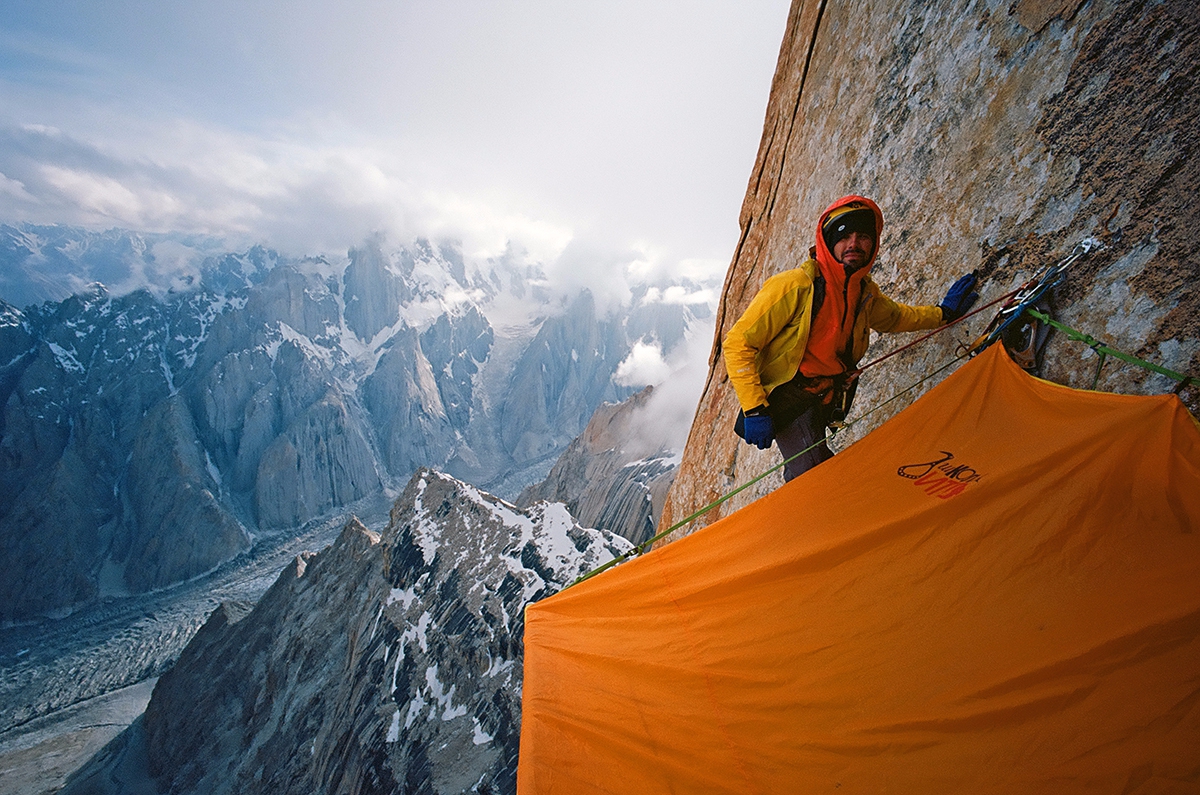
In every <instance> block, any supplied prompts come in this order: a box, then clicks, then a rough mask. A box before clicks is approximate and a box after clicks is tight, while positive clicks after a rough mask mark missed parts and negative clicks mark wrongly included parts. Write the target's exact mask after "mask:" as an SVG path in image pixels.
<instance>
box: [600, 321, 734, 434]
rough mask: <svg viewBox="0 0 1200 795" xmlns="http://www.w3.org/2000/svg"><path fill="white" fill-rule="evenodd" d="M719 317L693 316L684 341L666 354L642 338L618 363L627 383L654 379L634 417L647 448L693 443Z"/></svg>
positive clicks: (619, 379)
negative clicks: (694, 423)
mask: <svg viewBox="0 0 1200 795" xmlns="http://www.w3.org/2000/svg"><path fill="white" fill-rule="evenodd" d="M714 329H715V321H714V320H713V319H712V318H708V319H706V320H704V321H699V322H693V323H692V325H691V326H690V327H689V328H688V331H687V334H686V336H685V338H684V342H683V343H681V344H679V345H677V346H676V347H675V349H674V350H673V351H671V352H670V354H669V355H668V356H666V357H664V356H663V353H662V350H661V348H660V347H659V346H658V345H657V344H653V343H646V342H638V343H635V344H634V347H633V351H632V352H631V353H630V354H629V356H628V357H626V359H625V361H623V362H621V364H620V366H619V367H618V368H617V374H616V375H615V376H614V380H616V381H617V382H618V383H621V384H623V385H625V386H642V385H645V384H649V385H652V386H653V387H654V391H653V392H652V393H651V395H650V398H649V399H648V400H647V401H646V403H645V404H644V405H643V406H642V407H641V408H640V409H639V410H638V412H637V413H636V414H635V415H634V416H633V417H632V418H631V420H630V427H631V429H632V432H633V435H634V436H635V437H636V438H638V439H639V440H640V441H641V442H642V443H644V445H645V446H646V447H647V448H650V449H660V450H670V451H672V452H680V451H682V450H683V447H684V445H685V444H686V443H687V436H688V433H689V432H690V431H691V427H692V419H693V418H694V417H695V415H696V406H697V405H698V404H699V402H700V394H701V392H702V391H703V389H704V381H705V379H706V378H707V377H708V356H709V353H710V352H711V351H712V335H713V331H714Z"/></svg>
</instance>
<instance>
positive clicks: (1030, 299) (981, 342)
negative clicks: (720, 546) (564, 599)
mask: <svg viewBox="0 0 1200 795" xmlns="http://www.w3.org/2000/svg"><path fill="white" fill-rule="evenodd" d="M1104 247H1105V244H1104V242H1103V241H1101V240H1099V239H1097V238H1088V239H1086V240H1084V241H1082V242H1081V243H1079V244H1078V245H1077V246H1075V248H1074V250H1073V251H1072V252H1071V253H1070V254H1069V255H1067V256H1066V257H1065V258H1063V259H1062V260H1060V261H1059V262H1057V263H1055V264H1054V265H1051V266H1049V267H1048V268H1046V269H1045V270H1044V271H1042V273H1040V274H1038V275H1037V276H1035V277H1033V278H1032V279H1030V280H1029V281H1027V282H1025V283H1024V284H1023V285H1021V286H1020V287H1019V288H1017V289H1016V290H1013V291H1012V292H1009V293H1006V294H1005V295H1002V296H1000V297H999V298H996V299H995V300H993V301H990V302H988V303H986V304H984V305H983V306H980V307H978V308H977V309H975V310H973V311H971V312H968V313H967V314H965V315H963V316H962V317H960V318H958V319H957V320H955V321H954V322H952V323H947V324H946V325H944V326H939V327H938V328H936V329H934V330H933V331H931V332H930V333H928V334H925V335H924V336H922V337H919V338H918V339H915V340H913V341H911V342H909V343H907V344H905V345H902V346H900V347H899V348H896V349H895V350H893V351H891V352H889V353H887V354H885V355H883V356H880V357H879V358H878V359H873V360H872V361H870V362H867V363H866V364H864V365H862V366H861V367H858V368H856V369H855V370H853V371H851V372H850V373H849V378H848V380H850V381H853V380H854V379H855V378H857V377H858V376H859V375H861V374H862V373H863V371H865V370H867V369H868V368H870V367H874V366H875V365H877V364H880V363H882V362H884V361H886V360H887V359H890V358H892V357H893V356H896V355H897V354H899V353H901V352H903V351H905V350H907V349H909V348H911V347H913V346H915V345H918V344H920V343H922V342H924V341H925V340H927V339H929V338H930V337H933V336H934V335H935V334H939V333H941V332H943V331H945V330H947V329H949V328H952V327H954V326H956V325H958V324H959V323H961V322H962V321H964V320H966V319H967V318H969V317H971V316H973V315H976V314H978V313H979V312H982V311H984V310H985V309H988V308H989V307H992V306H995V305H996V304H998V303H1001V302H1006V303H1005V305H1004V306H1003V307H1002V308H1001V309H1000V311H999V312H998V313H997V314H996V317H995V318H993V319H992V322H991V323H990V324H989V325H988V327H987V330H986V331H984V333H983V334H982V335H981V336H980V337H979V338H978V339H976V340H975V342H973V343H971V344H970V345H960V346H959V350H958V353H957V354H956V355H955V356H954V358H952V359H950V360H948V361H947V362H945V363H944V364H942V365H940V366H939V367H937V368H936V369H935V370H933V371H931V372H929V373H927V374H926V375H924V376H922V377H921V378H920V379H919V380H917V381H916V382H915V383H913V384H911V385H909V386H907V387H905V388H904V389H902V390H900V391H899V392H897V393H896V394H894V395H892V396H891V397H890V398H888V399H887V400H884V401H883V402H881V403H879V404H878V405H875V406H873V407H871V408H869V409H867V410H866V411H864V412H862V413H861V414H859V415H858V416H857V417H856V418H854V419H853V420H850V421H849V422H845V423H842V424H840V425H839V426H837V427H833V428H831V433H830V435H829V436H828V437H827V438H826V439H821V440H819V441H817V442H814V443H813V444H811V445H809V446H808V447H806V448H804V449H803V450H801V451H800V452H798V453H796V454H795V455H793V456H790V457H789V458H786V459H784V460H783V461H780V462H779V463H778V464H776V465H775V466H773V467H771V468H770V469H768V470H766V471H765V472H763V473H761V474H759V475H758V476H756V477H754V478H752V479H751V480H748V481H746V482H745V483H743V484H742V485H740V486H738V487H737V488H735V489H734V490H733V491H730V492H728V493H727V494H723V495H721V496H720V497H718V498H717V499H715V500H713V501H712V502H710V503H709V504H708V505H705V506H704V507H703V508H700V509H699V510H698V511H696V512H695V513H692V514H691V515H689V516H687V517H685V518H683V519H681V520H679V521H678V522H676V523H675V524H673V525H671V526H670V527H668V528H667V529H666V530H663V531H661V532H659V533H657V534H655V535H654V536H652V537H651V538H648V539H646V540H645V541H643V542H642V543H640V544H638V545H636V546H634V547H633V548H632V549H630V550H628V551H627V552H625V553H623V554H621V555H618V556H617V557H615V558H613V559H612V560H610V561H609V562H607V563H605V564H604V565H602V566H599V567H597V568H595V569H593V570H591V571H589V572H588V573H587V574H584V575H581V576H580V577H579V578H578V579H576V580H575V582H573V583H571V585H578V584H579V583H581V582H583V581H584V580H589V579H591V578H592V577H595V576H596V575H597V574H600V573H601V572H603V571H607V570H608V569H610V568H612V567H613V566H616V565H617V564H619V563H623V562H625V561H626V560H629V559H631V558H633V557H635V556H638V555H642V554H644V553H645V552H646V551H647V550H649V548H650V547H651V546H652V545H653V544H654V543H655V542H656V541H659V540H661V539H663V538H665V537H666V536H668V535H670V534H671V533H673V532H675V531H676V530H678V529H679V528H681V527H684V526H686V525H689V524H691V523H692V522H694V521H695V520H697V519H699V518H700V517H701V516H703V515H704V514H706V513H708V512H709V511H711V510H712V509H714V508H716V507H717V506H719V505H722V504H724V503H725V502H728V501H729V500H730V499H732V498H733V497H734V496H736V495H737V494H740V493H741V492H743V491H745V490H746V489H748V488H750V487H751V486H753V485H754V484H755V483H758V482H759V481H761V480H762V479H763V478H765V477H767V476H768V475H770V474H771V473H773V472H776V471H778V470H780V469H782V468H783V467H785V466H787V464H789V463H790V462H791V461H793V460H794V459H796V458H799V457H800V456H802V455H804V454H805V453H807V452H809V451H811V450H813V449H815V448H817V447H819V446H820V445H821V444H823V443H825V442H826V441H828V439H832V438H834V437H835V436H837V434H838V433H839V432H841V431H843V430H846V429H848V428H852V427H854V426H855V425H857V424H858V423H859V422H861V421H862V420H864V419H865V418H866V417H868V416H870V415H871V414H874V413H875V412H877V411H879V410H880V409H882V408H883V407H884V406H886V405H888V404H889V403H891V402H893V401H895V400H898V399H899V398H900V397H902V396H903V395H905V394H907V393H909V392H911V391H912V390H914V389H916V388H917V387H919V386H920V385H921V384H923V383H925V382H926V381H928V380H929V379H930V378H933V377H934V376H936V375H938V374H939V373H941V372H942V371H943V370H945V369H947V368H949V367H951V366H953V365H954V364H955V363H957V362H959V361H961V360H962V359H965V358H967V357H968V356H975V355H976V354H978V353H980V352H981V351H982V350H984V349H985V348H987V347H988V346H990V345H991V344H992V343H994V342H996V341H997V340H999V339H1000V338H1001V337H1002V335H1003V334H1004V332H1005V330H1006V329H1008V328H1009V327H1010V326H1011V325H1012V324H1013V323H1015V322H1016V321H1017V320H1018V319H1019V318H1021V317H1022V316H1024V315H1029V316H1030V317H1033V318H1036V319H1037V320H1040V321H1041V322H1043V323H1046V324H1048V325H1050V326H1052V327H1054V328H1056V329H1059V330H1060V331H1062V332H1063V333H1065V334H1066V335H1067V337H1068V339H1071V340H1073V341H1077V342H1083V343H1084V344H1086V345H1087V346H1088V347H1090V348H1091V349H1092V350H1093V351H1095V352H1096V354H1097V355H1098V356H1099V357H1100V365H1099V367H1098V368H1097V369H1096V376H1095V379H1094V380H1093V383H1092V388H1093V389H1095V387H1096V383H1097V382H1098V381H1099V378H1100V370H1101V369H1102V368H1103V367H1104V362H1105V360H1106V357H1108V356H1112V357H1113V358H1116V359H1120V360H1121V361H1124V362H1127V363H1129V364H1134V365H1137V366H1139V367H1144V368H1146V369H1147V370H1151V371H1153V372H1156V373H1160V374H1162V375H1165V376H1168V377H1170V378H1173V379H1175V380H1176V381H1179V386H1178V387H1177V388H1176V390H1175V391H1176V392H1177V393H1178V392H1180V391H1182V390H1183V389H1184V388H1185V387H1186V386H1188V385H1190V384H1193V383H1197V382H1198V380H1197V379H1196V378H1194V377H1192V376H1188V375H1183V374H1181V373H1177V372H1175V371H1173V370H1168V369H1167V368H1165V367H1161V366H1159V365H1156V364H1153V363H1152V362H1147V361H1145V360H1143V359H1139V358H1137V357H1136V356H1131V355H1129V354H1127V353H1122V352H1121V351H1118V350H1116V349H1115V348H1111V347H1109V346H1107V345H1104V344H1103V343H1101V342H1100V341H1099V340H1097V339H1095V338H1094V337H1091V336H1089V335H1087V334H1084V333H1083V332H1080V331H1076V330H1075V329H1073V328H1070V327H1069V326H1066V325H1064V324H1062V323H1059V322H1058V321H1056V320H1053V319H1051V318H1050V316H1049V315H1046V314H1044V313H1042V312H1039V311H1038V310H1036V309H1034V308H1033V305H1034V304H1035V303H1036V302H1037V301H1038V300H1039V299H1040V298H1041V297H1042V296H1043V295H1045V294H1046V292H1047V291H1049V290H1051V289H1053V288H1054V287H1056V286H1057V285H1059V284H1060V283H1062V281H1063V279H1065V278H1066V272H1067V270H1068V269H1069V268H1070V267H1071V266H1072V265H1073V264H1075V263H1076V262H1078V261H1079V260H1080V259H1082V258H1083V257H1085V256H1087V255H1088V254H1090V253H1092V252H1094V251H1098V250H1100V249H1102V248H1104ZM571 585H568V586H567V588H569V587H571ZM563 590H566V589H565V588H564V589H563Z"/></svg>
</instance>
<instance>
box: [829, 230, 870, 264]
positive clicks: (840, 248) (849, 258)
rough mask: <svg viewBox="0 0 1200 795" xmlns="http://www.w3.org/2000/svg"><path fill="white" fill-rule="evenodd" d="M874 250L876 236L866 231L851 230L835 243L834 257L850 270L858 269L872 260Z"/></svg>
mask: <svg viewBox="0 0 1200 795" xmlns="http://www.w3.org/2000/svg"><path fill="white" fill-rule="evenodd" d="M873 251H875V238H874V237H872V236H871V235H869V234H867V233H866V232H851V233H850V234H848V235H846V236H845V237H843V238H842V239H841V240H839V241H838V242H836V243H834V244H833V258H834V259H835V260H837V261H838V262H840V263H842V264H843V265H845V266H846V268H847V269H848V270H856V269H858V268H861V267H862V266H864V265H866V264H867V263H868V262H870V261H871V253H872V252H873Z"/></svg>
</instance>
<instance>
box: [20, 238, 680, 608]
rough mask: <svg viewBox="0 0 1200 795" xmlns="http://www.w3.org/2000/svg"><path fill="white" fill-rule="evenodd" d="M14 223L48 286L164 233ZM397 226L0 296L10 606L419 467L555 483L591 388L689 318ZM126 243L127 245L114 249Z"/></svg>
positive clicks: (208, 562) (126, 582) (665, 340)
mask: <svg viewBox="0 0 1200 795" xmlns="http://www.w3.org/2000/svg"><path fill="white" fill-rule="evenodd" d="M0 233H2V234H0V243H2V244H3V245H0V256H5V257H7V258H8V259H7V260H5V261H3V262H0V265H3V266H4V268H5V269H6V270H5V272H6V273H9V274H15V275H20V274H22V273H25V274H26V276H28V273H31V272H33V271H34V270H35V269H36V268H35V266H36V265H37V263H42V264H46V263H53V264H54V267H53V268H52V269H51V270H52V271H53V274H52V275H55V274H57V275H56V276H55V278H57V279H58V281H57V282H55V285H57V287H56V288H55V289H59V288H61V286H62V280H63V279H64V278H65V276H64V274H63V272H65V270H66V269H67V267H68V265H69V263H70V257H69V255H70V253H71V252H78V251H83V252H85V253H88V256H89V257H90V258H89V259H87V261H86V262H83V261H81V262H77V263H76V265H77V267H79V268H81V269H83V272H86V273H88V274H97V273H118V272H131V270H137V268H135V267H133V265H130V264H129V263H130V260H129V258H130V257H132V258H134V260H135V261H134V265H137V267H138V268H142V269H147V268H151V266H152V265H153V262H152V259H153V252H154V251H155V250H156V249H155V248H154V246H153V245H152V244H151V243H148V242H147V241H146V240H143V239H141V238H139V237H138V236H135V235H129V234H128V233H124V235H123V236H122V235H116V234H115V233H113V234H109V233H106V234H105V235H103V236H97V235H94V234H92V233H86V232H82V231H78V230H77V231H76V233H75V236H74V238H72V237H71V235H70V234H68V232H66V231H64V230H62V229H58V228H42V227H29V228H23V229H22V230H17V229H14V228H12V227H0ZM139 240H141V242H140V243H139V242H138V241H139ZM72 241H74V242H72ZM122 241H124V242H122ZM383 245H384V244H383V241H381V240H380V239H373V240H370V241H367V242H366V243H365V244H364V245H363V246H361V247H359V248H355V249H352V250H351V251H350V252H349V253H348V255H347V257H346V258H345V260H344V261H338V260H334V259H328V258H311V259H303V260H285V259H282V258H280V257H278V256H277V255H275V254H273V253H271V252H268V251H265V250H263V249H251V250H249V251H247V252H245V253H244V254H240V255H228V254H227V255H222V256H213V257H210V258H209V259H207V260H205V261H204V262H203V263H202V264H201V265H199V266H197V267H196V268H195V274H194V276H195V278H194V279H193V281H192V282H191V283H189V284H184V285H181V286H180V288H179V289H176V290H173V291H172V290H170V289H162V285H158V289H157V290H156V291H155V292H152V291H151V290H149V289H141V290H136V291H133V292H130V293H127V294H124V295H114V294H112V293H110V292H109V291H108V290H107V289H106V288H104V287H103V286H101V285H98V284H97V285H92V286H90V287H89V288H88V289H87V290H86V291H84V292H81V293H79V294H76V295H73V296H71V297H69V298H66V299H65V300H62V301H60V302H58V303H44V304H41V305H40V306H32V307H27V308H26V309H25V310H23V311H22V310H19V309H17V308H16V307H14V306H12V305H9V304H3V305H0V407H2V412H0V564H3V565H4V567H5V570H6V571H7V572H9V573H10V576H6V577H4V578H3V579H2V580H0V621H5V620H13V619H27V618H31V617H35V616H38V615H43V614H46V613H53V612H55V611H59V610H63V609H70V608H71V607H72V606H75V605H78V604H80V603H82V602H86V601H88V600H93V599H96V598H99V597H102V596H105V595H109V594H121V593H124V592H133V593H140V592H144V591H147V590H150V589H154V588H160V587H163V586H166V585H170V584H172V583H176V582H179V581H181V580H185V579H189V578H192V577H195V576H197V575H199V574H202V573H204V572H206V571H208V570H210V569H212V568H213V567H215V566H217V565H219V564H220V563H222V562H223V561H227V560H229V559H231V558H233V557H234V556H236V555H238V554H240V553H242V552H244V551H245V550H247V549H248V548H249V547H250V545H251V544H252V543H253V539H254V537H255V536H256V535H258V534H274V533H280V532H284V531H287V530H289V529H292V528H297V527H299V526H301V525H304V524H305V523H307V522H310V521H312V520H314V519H317V518H318V517H322V516H326V515H328V514H329V513H330V512H332V511H339V510H347V508H348V506H352V505H355V504H358V503H359V501H362V500H366V499H376V498H378V497H380V496H381V495H382V494H383V493H384V492H385V490H398V489H399V488H401V487H402V486H403V484H404V483H405V482H406V480H407V478H408V477H409V476H410V475H411V474H412V472H413V471H415V470H416V469H417V468H419V467H422V466H437V467H442V468H444V469H446V470H448V471H450V472H451V473H452V474H455V475H459V476H462V477H465V478H469V479H470V480H471V481H472V482H477V483H480V484H483V485H485V486H486V485H488V484H490V483H493V482H496V481H501V480H503V479H504V478H507V477H509V476H510V475H511V474H512V473H527V472H531V473H536V478H537V479H540V478H541V477H543V476H544V473H545V472H546V470H547V469H548V468H549V466H550V463H551V461H552V460H553V458H554V457H555V456H556V455H557V454H558V453H559V452H561V450H562V449H563V448H564V447H565V446H566V445H567V444H568V442H569V441H570V440H571V439H572V438H573V437H574V436H576V435H577V434H578V433H579V432H580V430H582V428H583V426H584V424H585V423H586V422H587V419H588V418H589V417H590V416H591V414H592V411H593V410H594V409H595V407H596V406H598V405H599V404H600V403H601V402H603V401H618V400H621V399H622V398H624V397H626V396H627V395H628V394H629V393H630V392H631V391H632V390H630V389H629V388H628V387H623V386H620V385H618V384H617V383H615V382H614V380H613V374H614V372H615V371H616V369H617V367H618V365H619V364H620V363H621V361H622V360H623V359H624V358H625V357H626V356H627V355H628V354H629V352H630V350H631V347H632V345H633V343H634V342H635V341H637V340H640V339H642V338H652V339H655V340H658V341H659V342H660V343H661V345H662V346H663V347H664V349H669V348H670V347H672V346H674V345H675V344H676V343H678V342H679V341H680V340H681V339H682V338H683V334H684V331H685V330H686V329H687V327H688V324H689V323H690V322H691V318H692V315H691V313H690V311H689V310H688V309H686V308H685V307H682V306H678V305H670V304H665V303H658V304H654V305H650V306H639V307H635V308H633V309H629V308H627V309H626V310H625V314H621V313H615V314H609V315H603V314H601V313H600V312H599V311H598V310H597V308H596V306H595V302H594V301H593V300H592V298H591V296H590V294H587V293H581V294H579V295H577V296H575V297H574V299H572V301H571V302H569V303H567V304H565V305H558V304H555V303H554V302H553V301H551V300H550V299H549V298H547V297H546V296H540V297H539V296H536V295H533V293H534V292H535V291H534V290H533V289H532V288H529V293H530V295H529V296H528V297H527V299H522V298H519V297H518V296H516V295H515V294H514V293H513V292H512V290H513V289H514V288H516V289H517V290H518V291H519V292H521V293H522V294H524V293H525V291H526V287H527V284H526V281H527V280H533V281H536V279H537V274H536V273H531V272H528V271H527V270H522V269H521V268H520V267H518V265H519V263H517V264H514V263H512V262H508V261H500V262H484V263H475V264H473V265H472V266H471V268H468V267H467V265H466V263H464V261H463V258H462V255H461V252H459V251H458V250H457V249H456V248H455V247H453V246H451V245H436V244H432V243H429V242H428V241H417V243H415V244H413V245H412V246H410V247H408V248H403V249H399V250H385V249H384V248H383ZM112 251H118V252H119V253H120V254H121V256H122V257H125V258H126V259H123V260H121V261H120V262H118V263H116V264H112V263H110V264H108V265H105V264H104V263H105V261H104V259H103V256H102V255H103V254H104V253H105V252H110V253H111V252H112ZM114 256H115V255H114ZM139 257H140V259H138V258H139ZM48 267H49V266H48ZM530 267H531V266H530ZM122 268H124V269H125V270H124V271H122V270H121V269H122ZM14 279H15V276H13V277H12V278H10V279H9V281H10V282H12V283H13V284H18V283H19V284H24V285H25V286H26V287H27V288H28V289H34V287H36V285H35V286H32V287H31V286H30V284H31V282H30V281H29V278H26V280H25V281H24V282H19V280H17V281H14ZM14 289H15V288H14ZM18 292H19V291H18ZM501 300H502V301H503V302H504V303H505V306H506V312H507V313H508V315H506V318H508V322H507V324H506V326H505V327H503V328H502V329H500V331H499V332H498V331H497V330H496V329H494V328H493V325H492V323H491V321H489V319H488V312H489V311H491V309H490V307H492V305H493V303H495V302H498V301H501ZM556 300H557V299H556ZM521 301H526V303H525V304H521V303H520V302H521ZM514 304H515V305H520V306H523V307H524V310H523V311H525V312H526V314H525V315H523V316H522V321H521V322H520V323H515V324H514V323H513V322H512V321H511V318H510V317H508V316H509V315H512V314H513V312H512V306H513V305H514ZM535 310H536V311H537V312H541V313H543V314H542V315H541V316H538V315H536V314H533V313H534V311H535ZM532 479H534V477H533V476H529V477H527V479H526V480H524V481H521V485H522V486H523V485H524V484H525V483H528V482H529V480H532ZM519 490H520V487H519V486H518V487H516V488H513V489H512V490H511V492H505V493H507V494H511V495H515V494H516V493H517V492H518V491H519ZM393 493H394V492H393Z"/></svg>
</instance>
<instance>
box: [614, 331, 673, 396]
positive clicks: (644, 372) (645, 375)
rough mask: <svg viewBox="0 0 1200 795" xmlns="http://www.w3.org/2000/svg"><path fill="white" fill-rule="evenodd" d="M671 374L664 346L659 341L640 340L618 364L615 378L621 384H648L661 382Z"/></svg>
mask: <svg viewBox="0 0 1200 795" xmlns="http://www.w3.org/2000/svg"><path fill="white" fill-rule="evenodd" d="M670 375H671V365H669V364H667V360H666V359H664V358H663V354H662V348H661V347H659V345H658V344H657V343H648V342H643V341H642V340H638V341H637V342H635V343H634V344H633V350H631V351H630V352H629V355H628V356H626V357H625V359H624V360H623V361H622V362H621V363H620V364H618V365H617V371H616V373H614V374H613V380H614V381H616V382H617V383H618V384H620V385H621V386H646V385H647V384H661V383H662V382H663V381H665V380H666V379H667V377H668V376H670Z"/></svg>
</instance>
